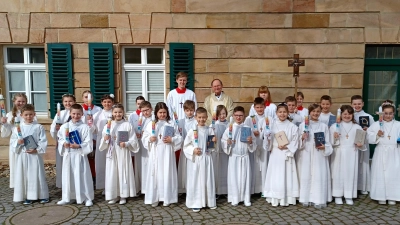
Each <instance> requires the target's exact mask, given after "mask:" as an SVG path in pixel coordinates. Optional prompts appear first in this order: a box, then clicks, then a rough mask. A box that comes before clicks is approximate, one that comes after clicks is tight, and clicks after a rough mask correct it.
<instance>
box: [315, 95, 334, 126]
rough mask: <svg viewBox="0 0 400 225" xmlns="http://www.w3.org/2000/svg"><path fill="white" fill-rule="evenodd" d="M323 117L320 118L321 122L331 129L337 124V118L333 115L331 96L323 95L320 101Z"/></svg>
mask: <svg viewBox="0 0 400 225" xmlns="http://www.w3.org/2000/svg"><path fill="white" fill-rule="evenodd" d="M320 105H321V115H320V116H319V122H321V123H324V124H326V125H327V126H328V127H330V126H331V125H332V124H334V123H335V120H336V117H335V115H333V114H332V113H331V106H332V98H331V96H329V95H323V96H321V99H320Z"/></svg>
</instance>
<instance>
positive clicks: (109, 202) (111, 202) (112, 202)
mask: <svg viewBox="0 0 400 225" xmlns="http://www.w3.org/2000/svg"><path fill="white" fill-rule="evenodd" d="M115 203H117V199H113V200H110V201H108V204H110V205H112V204H115Z"/></svg>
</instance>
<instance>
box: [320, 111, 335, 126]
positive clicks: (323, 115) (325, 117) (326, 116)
mask: <svg viewBox="0 0 400 225" xmlns="http://www.w3.org/2000/svg"><path fill="white" fill-rule="evenodd" d="M330 116H334V115H333V114H332V113H331V112H329V113H322V112H321V114H320V115H319V118H318V121H319V122H321V123H324V124H326V125H327V126H328V128H329V117H330ZM331 126H332V125H331Z"/></svg>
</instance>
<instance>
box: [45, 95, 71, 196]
mask: <svg viewBox="0 0 400 225" xmlns="http://www.w3.org/2000/svg"><path fill="white" fill-rule="evenodd" d="M75 103H76V98H75V96H74V95H73V94H64V95H63V96H62V104H63V106H64V109H63V110H61V108H59V107H58V106H59V103H57V114H56V116H54V119H53V123H52V124H51V126H50V135H51V137H52V138H53V139H54V140H56V141H57V133H58V131H59V130H60V127H61V125H63V124H64V123H67V122H69V121H70V120H71V117H70V115H69V112H70V108H71V105H73V104H75ZM56 143H58V142H56ZM57 149H58V147H57V144H56V187H58V188H61V187H62V184H61V181H62V157H61V155H60V153H59V152H58V151H57Z"/></svg>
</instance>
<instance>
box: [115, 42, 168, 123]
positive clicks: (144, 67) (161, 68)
mask: <svg viewBox="0 0 400 225" xmlns="http://www.w3.org/2000/svg"><path fill="white" fill-rule="evenodd" d="M128 48H140V49H141V51H140V52H141V59H142V60H141V63H140V64H133V63H132V64H126V63H125V49H128ZM149 48H161V49H162V50H163V51H162V54H163V57H162V64H147V51H146V50H147V49H149ZM121 52H122V59H121V60H122V61H121V65H122V76H121V77H122V78H121V79H122V83H124V85H122V93H123V94H122V98H121V99H122V101H123V102H124V107H125V109H126V110H125V111H126V114H127V115H129V114H130V113H132V112H134V111H127V109H128V107H127V106H128V104H136V103H135V102H128V99H127V94H130V93H138V92H134V91H127V88H126V83H125V80H126V72H141V73H142V90H141V94H140V95H142V96H143V97H144V98H145V99H146V100H148V99H149V97H148V94H151V93H159V92H157V91H149V90H148V87H147V84H148V82H147V79H146V78H147V72H148V71H154V72H162V73H163V79H164V80H163V101H164V102H165V99H166V83H165V79H166V77H165V76H166V71H165V70H166V69H165V61H166V56H165V47H164V46H123V47H122V49H121Z"/></svg>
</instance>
